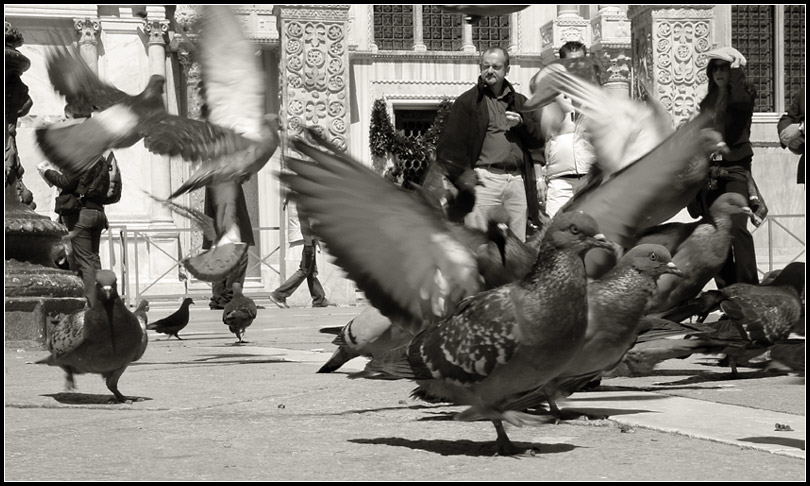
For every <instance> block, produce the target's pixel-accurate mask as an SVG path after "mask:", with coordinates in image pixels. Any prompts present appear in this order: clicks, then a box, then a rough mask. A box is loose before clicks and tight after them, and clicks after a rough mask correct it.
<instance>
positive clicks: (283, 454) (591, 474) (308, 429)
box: [4, 301, 806, 481]
mask: <svg viewBox="0 0 810 486" xmlns="http://www.w3.org/2000/svg"><path fill="white" fill-rule="evenodd" d="M259 303H260V304H262V305H265V306H266V307H267V308H266V309H262V310H260V315H259V318H258V319H257V321H256V322H255V323H254V324H253V326H251V327H250V328H249V329H248V331H247V333H246V335H245V339H246V340H247V341H249V343H246V344H243V345H237V344H235V341H236V340H235V337H234V336H233V335H232V334H230V333H229V332H228V330H227V328H226V327H225V326H224V325H223V324H222V323H221V311H210V310H208V309H207V307H204V306H203V305H199V304H198V305H196V306H193V307H192V318H191V323H190V324H189V326H188V327H187V328H186V329H185V330H183V331H181V333H180V336H181V337H182V338H183V340H182V341H178V340H176V339H174V338H172V339H171V340H167V339H166V337H165V336H164V335H159V334H155V333H152V332H151V331H150V344H149V348H148V349H147V351H146V353H145V355H144V357H143V358H142V359H141V361H139V362H137V363H135V364H133V365H132V366H131V367H130V368H129V369H128V370H127V371H126V372H125V373H124V374H123V376H122V378H121V380H120V382H119V387H120V389H121V391H122V393H124V394H125V395H128V396H136V397H140V398H142V399H143V400H142V401H137V402H134V403H132V404H128V405H127V404H108V403H107V400H108V398H109V397H110V396H111V394H110V393H109V392H108V391H107V389H106V387H105V386H104V384H103V381H102V380H101V379H100V378H99V377H98V376H97V375H81V376H78V377H77V386H78V390H75V391H73V392H65V391H63V383H64V377H63V373H62V371H61V370H60V369H58V368H54V367H48V366H45V365H35V364H33V362H35V361H37V360H39V359H41V358H43V357H45V356H46V355H47V352H46V351H44V350H43V349H41V348H37V347H36V346H33V345H32V343H25V342H7V343H6V346H5V380H4V381H5V387H4V389H5V427H4V432H5V433H4V436H5V468H4V473H5V474H4V476H5V479H6V480H115V479H129V480H205V481H207V480H259V479H264V480H316V481H317V480H321V481H325V480H339V479H340V480H375V479H376V480H486V479H491V480H492V479H497V480H595V481H599V480H686V481H689V480H732V481H733V480H740V481H742V480H778V479H779V480H796V481H800V480H802V481H803V480H804V479H805V477H806V473H805V464H806V463H805V440H806V422H805V398H804V396H805V383H804V377H803V376H802V377H799V376H795V375H785V374H774V373H769V372H764V371H759V370H753V369H744V368H743V369H741V370H740V371H741V379H738V380H728V379H725V378H727V376H728V370H726V369H722V368H718V367H715V366H711V367H710V366H706V361H707V360H706V359H705V358H704V357H693V358H690V359H689V360H670V361H668V362H665V363H663V364H662V367H661V370H660V372H656V374H655V375H653V376H649V377H639V378H624V377H623V378H611V379H607V380H604V381H603V388H602V390H600V391H597V392H588V393H578V394H575V395H573V396H572V397H571V398H570V399H569V400H568V401H567V402H565V403H561V404H560V405H561V406H562V407H564V408H567V409H575V410H580V411H585V412H588V413H591V414H596V415H603V416H607V417H608V418H607V420H590V421H587V420H574V421H569V422H562V423H560V424H556V425H555V424H553V423H549V424H545V425H539V426H536V427H523V428H510V429H509V431H508V433H509V435H510V437H511V438H512V440H513V441H515V442H516V443H518V444H521V445H527V446H533V447H537V448H539V451H540V452H539V453H538V454H537V456H536V457H535V458H526V459H521V460H520V461H519V462H514V458H498V457H493V453H494V446H493V441H494V438H495V433H494V428H493V427H492V426H491V424H489V423H486V422H476V423H465V422H455V421H453V420H452V414H453V413H454V412H457V411H460V410H462V409H463V408H462V407H456V406H449V405H434V404H425V403H423V402H420V401H417V400H414V399H411V398H409V396H408V395H409V393H410V390H411V389H412V388H413V384H412V383H410V382H408V381H376V380H350V379H348V378H347V377H346V372H347V371H354V370H359V369H362V366H363V364H364V360H363V359H362V358H358V359H356V360H354V361H352V362H350V363H348V364H347V365H345V366H344V367H343V368H342V369H341V370H340V371H339V372H337V373H333V374H317V373H315V371H316V370H317V369H318V368H319V367H320V366H321V365H322V364H323V363H324V362H325V361H326V360H327V359H328V358H329V356H330V355H331V352H332V350H333V349H334V345H332V344H331V342H330V341H331V339H332V337H333V336H331V335H327V334H321V333H319V332H318V329H319V328H321V327H326V326H339V325H343V324H345V323H346V322H347V321H348V320H349V319H350V318H351V317H353V316H354V315H356V314H357V313H358V312H359V308H357V307H329V308H324V309H301V308H292V309H277V308H275V307H274V306H272V304H271V303H269V301H266V302H263V301H259ZM175 308H176V305H174V304H166V305H156V304H153V305H152V308H151V311H150V313H149V318H150V320H156V319H159V318H161V317H164V316H166V315H168V314H169V313H171V312H173V310H174V309H175ZM777 424H778V425H777ZM777 429H780V430H777ZM782 429H790V430H782ZM535 460H536V461H539V462H535ZM526 461H528V462H526Z"/></svg>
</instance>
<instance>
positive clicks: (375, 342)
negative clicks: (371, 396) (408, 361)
mask: <svg viewBox="0 0 810 486" xmlns="http://www.w3.org/2000/svg"><path fill="white" fill-rule="evenodd" d="M333 331H334V333H335V334H337V336H336V337H335V339H334V340H333V341H332V344H334V345H336V346H337V347H338V348H337V349H336V350H335V352H334V353H333V354H332V356H331V357H330V358H329V360H328V361H327V362H326V363H324V365H323V366H321V368H320V369H319V370H318V373H332V372H334V371H337V370H338V369H340V367H341V366H343V365H344V364H346V363H347V362H348V361H350V360H352V359H354V358H357V357H358V356H364V357H367V358H372V357H375V356H382V354H383V353H385V352H387V351H389V350H391V349H394V348H396V347H399V346H402V345H404V344H407V343H408V342H409V341H410V340H411V339H413V334H411V333H409V332H407V331H405V330H404V329H403V328H402V327H401V326H398V325H394V324H393V323H392V322H391V320H390V319H388V318H387V317H385V316H383V315H382V314H380V311H378V310H377V309H376V308H375V307H373V306H367V307H366V308H364V309H363V310H362V311H361V312H360V314H358V315H357V316H356V317H355V318H354V319H352V320H350V321H349V322H348V323H346V325H345V326H343V327H339V328H337V329H336V330H333V329H332V328H324V329H321V332H322V333H333Z"/></svg>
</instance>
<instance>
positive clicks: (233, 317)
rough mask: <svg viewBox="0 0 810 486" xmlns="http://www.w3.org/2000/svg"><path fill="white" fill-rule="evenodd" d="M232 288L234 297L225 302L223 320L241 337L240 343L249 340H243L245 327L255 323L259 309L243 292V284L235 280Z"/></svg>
mask: <svg viewBox="0 0 810 486" xmlns="http://www.w3.org/2000/svg"><path fill="white" fill-rule="evenodd" d="M232 288H233V298H232V299H231V301H230V302H228V303H227V304H225V309H224V310H223V311H222V322H224V323H225V324H226V325H227V326H228V329H229V330H230V331H231V332H232V333H234V334H236V337H237V339H239V341H237V342H238V343H246V342H247V341H244V340H242V336H243V335H244V334H245V329H247V328H248V326H250V325H251V324H253V319H255V318H256V315H257V313H258V310H257V307H256V303H255V302H253V299H251V298H250V297H248V296H246V295H245V294H243V293H242V284H240V283H239V282H235V283H234V284H233V286H232Z"/></svg>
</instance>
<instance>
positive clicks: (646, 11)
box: [628, 5, 714, 126]
mask: <svg viewBox="0 0 810 486" xmlns="http://www.w3.org/2000/svg"><path fill="white" fill-rule="evenodd" d="M670 7H673V6H670V5H664V6H661V7H660V8H658V7H649V6H644V7H631V8H630V9H629V11H628V14H629V15H630V18H631V20H632V23H633V34H632V37H633V70H634V73H635V76H634V77H633V79H634V86H633V90H634V93H636V94H637V95H639V96H641V97H643V96H645V95H649V96H652V97H654V98H656V99H657V100H658V101H660V102H661V104H662V105H663V106H664V107H665V108H666V109H667V110H669V111H670V113H671V114H672V117H673V120H674V121H675V124H676V126H677V125H680V124H682V123H684V122H685V121H687V120H688V119H689V118H691V117H692V116H693V115H694V114H695V112H696V110H697V105H698V102H699V101H700V100H699V99H698V92H699V87H700V86H701V85H702V84H705V82H706V74H705V67H706V63H707V60H706V56H705V55H704V54H705V52H706V51H708V50H710V49H711V47H712V44H713V40H712V34H713V31H714V17H713V12H712V10H711V7H710V6H697V5H695V6H693V8H670ZM647 89H650V90H651V91H652V92H650V93H647V92H646V90H647Z"/></svg>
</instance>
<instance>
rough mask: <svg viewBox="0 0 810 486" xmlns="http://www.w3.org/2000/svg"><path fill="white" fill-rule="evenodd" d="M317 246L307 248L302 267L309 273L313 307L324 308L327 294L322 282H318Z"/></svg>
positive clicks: (308, 278)
mask: <svg viewBox="0 0 810 486" xmlns="http://www.w3.org/2000/svg"><path fill="white" fill-rule="evenodd" d="M316 256H317V255H316V251H315V246H314V245H313V246H305V247H304V254H303V255H302V258H301V262H302V266H303V267H304V268H305V269H306V272H307V286H308V287H309V295H310V296H312V306H313V307H322V306H324V304H326V303H327V302H326V292H324V290H323V286H322V285H321V281H320V280H318V264H317V262H316V260H315V258H316Z"/></svg>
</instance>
